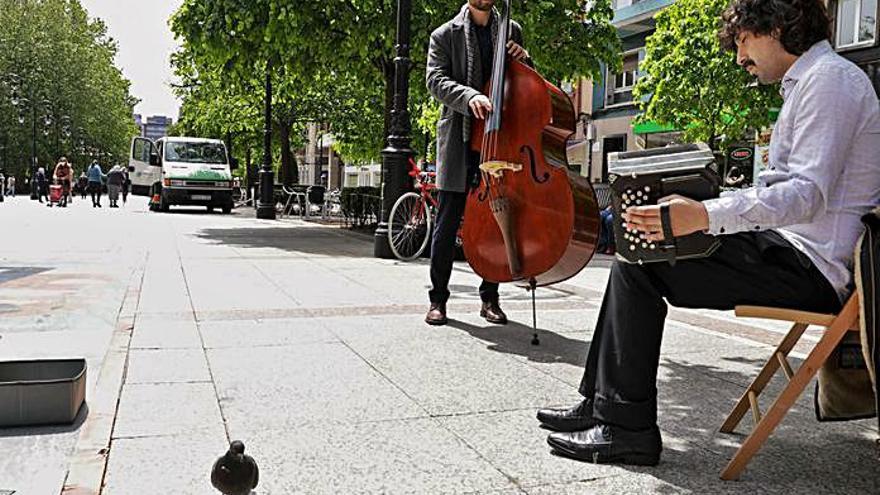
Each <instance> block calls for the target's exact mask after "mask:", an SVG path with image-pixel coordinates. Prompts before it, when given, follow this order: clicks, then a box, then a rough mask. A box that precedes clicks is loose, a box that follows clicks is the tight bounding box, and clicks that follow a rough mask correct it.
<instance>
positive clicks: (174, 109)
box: [80, 0, 183, 122]
mask: <svg viewBox="0 0 880 495" xmlns="http://www.w3.org/2000/svg"><path fill="white" fill-rule="evenodd" d="M80 3H82V5H83V7H84V8H85V9H86V10H87V11H88V12H89V16H90V17H100V18H101V19H103V21H104V23H105V24H107V29H108V31H109V34H110V37H112V38H113V39H114V40H116V42H117V44H118V46H119V51H118V53H117V54H116V66H117V67H119V68H120V69H122V73H123V74H124V75H125V77H126V78H127V79H128V80H129V81H131V90H130V91H131V94H132V95H133V96H135V97H136V98H138V99H140V100H141V102H140V103H138V105H137V106H135V113H140V114H142V115H144V116H145V117H146V116H149V115H165V116H169V117H172V118H173V119H174V120H175V122H176V121H177V115H178V110H179V109H180V101H179V100H178V99H177V98H176V97H175V96H174V94H172V92H171V86H170V83H171V82H172V81H173V80H174V74H173V71H172V70H171V62H170V58H169V57H170V56H171V54H172V53H173V52H174V50H175V49H176V48H177V46H178V45H177V43H176V42H175V41H174V35H173V34H172V33H171V28H170V27H169V26H168V19H169V18H170V17H171V14H172V13H173V12H174V11H175V10H177V8H178V7H179V6H180V5H181V4H182V3H183V0H80Z"/></svg>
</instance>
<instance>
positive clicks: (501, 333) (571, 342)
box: [449, 319, 589, 366]
mask: <svg viewBox="0 0 880 495" xmlns="http://www.w3.org/2000/svg"><path fill="white" fill-rule="evenodd" d="M449 326H450V327H452V328H455V329H457V330H462V331H464V332H467V333H468V334H469V335H470V336H471V337H474V338H477V339H479V340H483V341H486V342H489V343H490V345H489V346H488V349H489V350H492V351H495V352H502V353H505V354H515V355H518V356H523V357H525V358H527V359H528V360H529V361H532V362H535V363H565V364H570V365H572V366H583V365H584V361H585V359H586V352H587V348H588V347H589V341H583V340H578V339H572V338H569V337H566V336H564V335H560V334H558V333H554V332H551V331H550V330H546V329H542V328H538V339H539V341H540V343H539V344H538V345H532V344H531V341H532V334H533V333H534V330H533V329H532V327H531V326H530V325H524V324H522V323H519V322H516V321H509V322H508V323H507V325H488V326H485V327H481V326H476V325H472V324H470V323H466V322H463V321H460V320H454V319H450V320H449Z"/></svg>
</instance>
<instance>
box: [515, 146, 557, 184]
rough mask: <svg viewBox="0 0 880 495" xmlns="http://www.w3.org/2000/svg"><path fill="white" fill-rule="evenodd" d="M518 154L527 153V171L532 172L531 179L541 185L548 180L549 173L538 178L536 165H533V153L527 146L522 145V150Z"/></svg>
mask: <svg viewBox="0 0 880 495" xmlns="http://www.w3.org/2000/svg"><path fill="white" fill-rule="evenodd" d="M519 152H520V154H522V153H524V152H525V153H528V155H529V170H531V171H532V179H534V181H535V182H537V183H538V184H543V183H545V182H547V181H548V180H550V172H544V175H543V176H542V177H538V164H537V163H535V151H534V150H533V149H532V147H531V146H529V145H527V144H526V145H523V147H522V148H520V149H519Z"/></svg>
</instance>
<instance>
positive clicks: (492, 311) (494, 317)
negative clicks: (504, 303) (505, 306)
mask: <svg viewBox="0 0 880 495" xmlns="http://www.w3.org/2000/svg"><path fill="white" fill-rule="evenodd" d="M480 316H482V317H483V318H485V319H486V321H488V322H489V323H494V324H496V325H507V315H506V314H504V311H501V306H499V305H498V301H488V302H484V303H483V308H482V309H480Z"/></svg>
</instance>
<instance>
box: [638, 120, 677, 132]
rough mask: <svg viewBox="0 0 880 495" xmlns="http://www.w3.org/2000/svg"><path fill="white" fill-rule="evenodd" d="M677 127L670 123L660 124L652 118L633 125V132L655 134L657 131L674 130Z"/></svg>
mask: <svg viewBox="0 0 880 495" xmlns="http://www.w3.org/2000/svg"><path fill="white" fill-rule="evenodd" d="M677 130H678V129H676V128H675V127H673V126H671V125H661V124H658V123H657V122H654V121H653V120H646V121H645V122H641V123H638V124H634V125H633V134H656V133H658V132H675V131H677Z"/></svg>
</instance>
